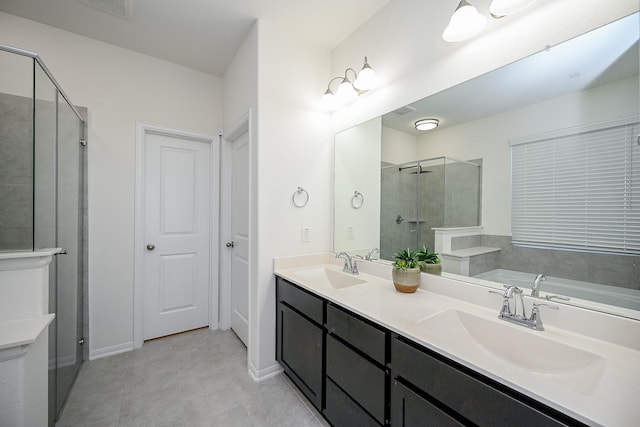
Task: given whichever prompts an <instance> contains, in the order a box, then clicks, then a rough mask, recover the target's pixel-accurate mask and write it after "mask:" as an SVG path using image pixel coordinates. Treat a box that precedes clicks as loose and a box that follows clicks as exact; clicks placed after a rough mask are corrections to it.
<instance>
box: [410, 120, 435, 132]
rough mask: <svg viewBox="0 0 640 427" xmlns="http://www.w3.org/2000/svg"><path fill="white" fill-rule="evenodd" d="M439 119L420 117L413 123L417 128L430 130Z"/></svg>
mask: <svg viewBox="0 0 640 427" xmlns="http://www.w3.org/2000/svg"><path fill="white" fill-rule="evenodd" d="M439 124H440V121H439V120H438V119H421V120H418V121H417V122H416V123H415V127H416V129H417V130H431V129H435V128H437V127H438V125H439Z"/></svg>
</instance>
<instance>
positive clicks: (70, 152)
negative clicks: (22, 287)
mask: <svg viewBox="0 0 640 427" xmlns="http://www.w3.org/2000/svg"><path fill="white" fill-rule="evenodd" d="M58 100H59V101H58V120H57V146H58V150H57V153H58V155H57V221H56V228H57V246H58V247H60V248H63V249H64V251H65V252H66V254H64V255H59V256H57V257H56V262H57V300H56V307H57V309H56V320H57V333H56V347H57V348H56V359H57V375H56V377H57V378H56V412H58V411H60V409H61V408H62V406H63V404H64V402H65V400H66V397H67V394H68V392H69V390H70V388H71V385H72V383H73V380H74V378H75V376H76V373H77V372H78V369H79V368H80V363H81V361H82V345H81V344H80V341H81V339H82V286H81V284H82V268H81V266H82V257H83V254H82V224H83V220H82V218H81V205H80V201H81V193H82V189H81V182H82V179H81V178H82V167H83V164H82V156H81V146H80V139H81V138H82V122H81V121H80V120H79V119H78V117H77V116H76V114H75V112H74V111H73V109H72V108H71V107H70V106H69V105H68V104H67V102H66V101H65V99H64V98H63V97H62V96H58Z"/></svg>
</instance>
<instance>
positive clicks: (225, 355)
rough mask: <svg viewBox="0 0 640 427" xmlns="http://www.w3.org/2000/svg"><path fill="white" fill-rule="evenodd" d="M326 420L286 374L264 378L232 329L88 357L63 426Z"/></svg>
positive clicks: (250, 425) (302, 426)
mask: <svg viewBox="0 0 640 427" xmlns="http://www.w3.org/2000/svg"><path fill="white" fill-rule="evenodd" d="M69 426H91V427H103V426H104V427H107V426H108V427H120V426H122V427H124V426H136V427H139V426H154V427H160V426H171V427H179V426H189V427H191V426H228V427H235V426H238V427H244V426H247V427H263V426H265V427H266V426H279V427H280V426H282V427H285V426H292V427H293V426H295V427H311V426H313V427H318V426H327V423H326V422H325V421H324V420H323V419H322V418H321V417H320V415H318V413H317V412H316V411H315V410H314V409H313V408H311V406H310V404H309V402H308V401H306V400H305V399H304V398H302V397H300V395H299V392H298V391H297V390H295V388H294V387H293V386H292V385H291V383H290V382H289V380H288V379H287V378H286V377H285V376H284V375H282V374H281V375H278V376H276V377H273V378H270V379H268V380H265V381H262V382H260V383H256V382H254V381H253V380H251V378H249V376H248V374H247V350H246V348H245V347H244V345H243V344H242V343H241V342H240V340H239V339H238V338H237V337H236V336H235V334H234V333H233V332H231V331H210V330H208V329H200V330H197V331H192V332H187V333H184V334H180V335H174V336H171V337H167V338H163V339H159V340H155V341H151V342H148V343H145V344H144V345H143V346H142V348H140V349H138V350H135V351H132V352H128V353H123V354H119V355H116V356H112V357H108V358H104V359H98V360H93V361H87V362H85V363H84V365H83V366H82V368H81V370H80V373H79V375H78V378H77V379H76V383H75V385H74V387H73V389H72V391H71V395H70V396H69V400H68V401H67V404H66V406H65V408H64V410H63V413H62V416H61V419H60V420H59V421H58V422H57V423H56V427H69Z"/></svg>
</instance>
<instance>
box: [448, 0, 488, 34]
mask: <svg viewBox="0 0 640 427" xmlns="http://www.w3.org/2000/svg"><path fill="white" fill-rule="evenodd" d="M486 22H487V20H486V18H485V17H484V16H482V15H481V14H480V13H479V12H478V9H476V8H475V7H473V6H471V4H469V2H468V1H467V0H461V1H460V4H458V7H457V8H456V11H455V12H453V15H451V19H450V20H449V25H447V28H445V30H444V33H442V38H443V39H444V40H445V41H448V42H459V41H462V40H466V39H468V38H470V37H473V36H475V35H476V34H478V33H479V32H480V30H482V29H483V28H484V26H485V24H486Z"/></svg>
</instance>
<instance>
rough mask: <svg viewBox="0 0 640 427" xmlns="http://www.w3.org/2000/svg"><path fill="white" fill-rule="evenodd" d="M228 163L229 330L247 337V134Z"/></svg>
mask: <svg viewBox="0 0 640 427" xmlns="http://www.w3.org/2000/svg"><path fill="white" fill-rule="evenodd" d="M232 151H233V154H232V161H231V238H232V242H229V243H228V244H227V247H228V248H229V249H230V250H231V251H232V255H231V329H233V331H234V332H235V333H236V335H238V337H239V338H240V339H241V340H242V342H244V344H245V345H247V339H248V334H249V132H244V133H243V134H242V135H240V136H239V137H238V138H237V139H236V140H234V142H233V146H232Z"/></svg>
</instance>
